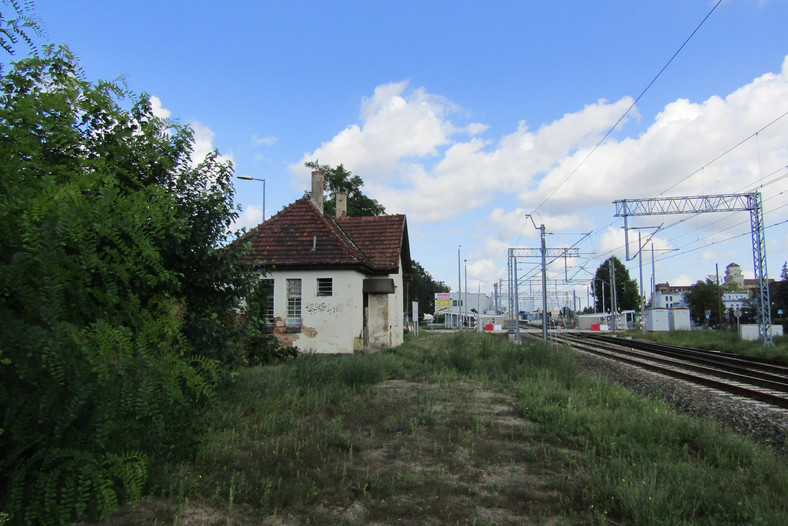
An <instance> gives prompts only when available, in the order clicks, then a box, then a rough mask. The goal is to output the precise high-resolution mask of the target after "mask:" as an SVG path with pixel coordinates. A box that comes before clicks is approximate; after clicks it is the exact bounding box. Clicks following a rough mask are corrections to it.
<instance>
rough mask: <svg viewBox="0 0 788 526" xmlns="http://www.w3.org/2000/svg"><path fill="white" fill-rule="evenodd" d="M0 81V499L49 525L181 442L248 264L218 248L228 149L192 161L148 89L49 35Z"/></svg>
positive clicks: (231, 331) (230, 324) (115, 491)
mask: <svg viewBox="0 0 788 526" xmlns="http://www.w3.org/2000/svg"><path fill="white" fill-rule="evenodd" d="M0 97H2V98H1V99H0V156H2V157H1V159H0V243H1V244H2V249H0V410H1V411H0V418H1V419H2V420H0V512H3V513H4V514H5V516H6V517H10V519H11V521H12V522H14V523H30V524H32V523H40V524H62V523H65V522H68V521H71V520H74V519H76V518H79V517H91V516H102V515H106V513H107V512H109V511H111V510H112V508H113V507H114V506H115V505H116V504H117V503H118V502H121V501H124V500H128V499H134V498H136V497H138V496H139V495H140V493H141V491H142V490H143V486H144V484H145V480H146V474H147V470H148V467H149V466H150V465H152V463H153V462H154V461H157V460H164V459H170V458H174V457H176V456H178V455H183V454H187V453H189V452H190V445H193V442H194V438H192V437H196V436H198V432H197V430H198V429H199V428H200V426H201V417H200V411H199V409H200V407H201V406H202V405H204V404H205V403H206V401H209V400H210V399H211V398H212V396H213V392H214V387H215V383H216V380H217V375H218V373H219V372H220V370H221V364H222V363H234V362H238V361H239V360H238V359H237V355H236V354H234V353H233V350H234V349H239V348H241V347H243V343H244V338H246V337H248V334H249V328H248V327H247V326H246V325H244V324H242V323H236V322H235V321H236V320H237V319H239V317H238V316H237V310H236V308H237V307H238V305H239V301H238V300H239V297H241V296H243V294H245V293H246V291H247V290H248V287H249V286H251V282H252V280H250V279H249V276H250V274H249V273H247V272H243V270H244V269H242V268H241V267H239V266H238V265H237V264H235V261H236V258H237V255H238V254H236V253H234V252H233V251H231V250H225V249H222V248H221V245H222V244H223V241H225V240H224V236H226V232H228V228H229V226H230V224H231V222H232V221H233V220H234V219H235V217H236V215H237V212H236V211H235V210H234V208H233V204H232V198H233V188H232V181H231V177H232V167H231V166H230V163H223V162H220V159H219V157H218V154H217V153H216V152H214V153H211V154H209V155H208V156H206V158H205V159H204V160H202V161H200V162H199V164H196V163H195V162H194V161H193V159H192V146H193V142H194V141H193V136H192V132H191V130H190V129H189V128H188V127H187V126H182V125H178V124H174V123H172V122H169V121H164V120H162V119H159V118H157V117H155V116H154V115H153V112H152V108H151V104H150V102H149V98H148V97H147V96H146V95H143V96H139V97H135V98H132V102H131V103H130V104H126V106H130V108H128V109H124V107H123V104H124V103H125V101H128V100H129V99H130V98H131V94H129V93H127V92H126V91H125V90H124V89H123V88H122V86H119V85H118V84H117V83H108V82H96V83H91V82H88V81H86V80H85V79H84V78H83V74H82V73H81V72H80V70H79V67H78V65H77V63H76V60H75V59H74V57H73V56H72V55H71V54H70V52H69V51H68V49H66V48H64V47H61V48H57V49H55V48H53V47H48V48H46V49H45V50H44V53H43V55H42V56H41V57H32V58H28V59H25V60H22V61H20V62H18V63H16V64H14V67H13V68H12V69H10V70H9V71H8V72H7V73H5V74H3V76H2V77H0ZM247 325H248V324H247ZM262 346H263V347H264V345H262ZM260 347H261V345H260V342H258V346H257V348H258V349H259V348H260ZM242 354H243V360H241V361H244V360H245V361H249V351H248V350H244V351H243V353H242Z"/></svg>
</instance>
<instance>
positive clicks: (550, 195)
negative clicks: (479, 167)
mask: <svg viewBox="0 0 788 526" xmlns="http://www.w3.org/2000/svg"><path fill="white" fill-rule="evenodd" d="M720 3H722V0H717V3H716V4H714V7H712V8H711V11H709V12H708V14H707V15H706V16H705V17H704V18H703V20H701V22H700V24H698V26H697V27H696V28H695V29H694V30H693V31H692V33H691V34H690V36H688V37H687V39H686V40H685V41H684V43H683V44H681V46H679V48H678V49H677V50H676V52H675V53H673V56H672V57H670V60H668V61H667V63H666V64H665V65H664V66H662V69H660V70H659V73H657V74H656V75H655V76H654V78H653V79H651V82H649V83H648V85H647V86H646V87H645V88H644V89H643V91H642V92H640V95H638V96H637V98H636V99H635V100H634V101H633V102H632V104H631V105H630V106H629V108H627V110H626V111H625V112H624V113H623V114H622V115H621V117H619V119H618V120H617V121H616V123H615V124H614V125H613V126H611V127H610V129H609V130H607V132H606V133H605V135H604V136H603V137H602V138H601V139H600V140H599V142H598V143H597V144H596V146H594V147H593V148H592V149H591V151H590V152H588V154H587V155H586V156H585V157H584V158H583V160H582V161H580V164H578V165H577V166H576V167H575V169H574V170H572V171H571V172H569V174H568V175H567V176H566V177H564V179H563V181H561V182H560V183H559V184H558V186H556V187H555V188H554V189H553V191H552V192H550V193H549V194H547V197H545V198H544V200H543V201H542V202H541V203H539V205H538V206H537V207H536V208H534V209H533V211H532V212H531V214H535V213H536V212H537V211H538V210H539V209H540V208H542V206H544V204H545V203H546V202H547V201H549V200H550V199H551V198H552V197H553V195H555V193H556V192H557V191H558V190H560V189H561V187H562V186H564V184H566V182H567V181H569V179H571V178H572V176H573V175H574V174H575V173H576V172H577V171H578V170H579V169H580V167H581V166H583V165H584V164H585V162H586V161H587V160H588V159H589V157H591V156H592V155H593V154H594V152H596V151H597V149H598V148H599V147H600V146H601V145H602V143H603V142H605V140H607V138H608V137H609V136H610V134H611V133H613V130H615V129H616V128H617V127H618V125H619V124H621V121H623V120H624V118H625V117H626V116H627V115H628V114H629V112H630V111H632V108H634V107H635V106H636V105H637V103H638V102H639V101H640V99H641V98H643V95H645V94H646V92H647V91H648V90H649V88H651V86H652V85H653V84H654V83H655V82H656V81H657V79H658V78H659V77H660V76H661V75H662V73H663V72H664V71H665V70H666V69H667V68H668V66H670V64H671V63H672V62H673V60H674V59H675V58H676V56H678V54H679V53H680V52H681V50H682V49H684V46H686V45H687V43H688V42H689V41H690V39H692V37H693V36H695V33H697V32H698V30H699V29H700V28H701V26H703V24H704V23H705V22H706V20H708V18H709V17H710V16H711V14H712V13H713V12H714V10H715V9H717V7H718V6H719V5H720Z"/></svg>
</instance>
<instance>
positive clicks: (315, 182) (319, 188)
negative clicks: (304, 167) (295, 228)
mask: <svg viewBox="0 0 788 526" xmlns="http://www.w3.org/2000/svg"><path fill="white" fill-rule="evenodd" d="M312 202H313V203H314V204H315V206H316V207H317V209H318V210H320V213H321V214H322V213H323V172H321V171H320V170H315V171H314V172H312Z"/></svg>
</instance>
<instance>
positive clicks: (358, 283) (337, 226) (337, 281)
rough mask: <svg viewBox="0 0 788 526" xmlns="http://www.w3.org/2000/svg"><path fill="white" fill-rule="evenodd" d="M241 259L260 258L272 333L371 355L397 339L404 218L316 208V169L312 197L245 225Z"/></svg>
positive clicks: (308, 345)
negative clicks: (264, 270) (244, 251)
mask: <svg viewBox="0 0 788 526" xmlns="http://www.w3.org/2000/svg"><path fill="white" fill-rule="evenodd" d="M238 242H243V243H245V242H249V243H251V246H252V250H251V252H250V253H249V254H248V255H247V256H245V257H246V261H249V262H250V261H255V262H261V263H263V264H265V265H266V267H267V269H268V272H269V273H268V274H267V275H266V276H264V277H263V279H266V280H268V283H269V285H270V286H271V291H272V292H271V295H270V297H269V298H268V299H269V301H268V311H267V312H266V318H267V319H268V321H269V323H270V325H271V328H272V331H273V333H274V335H275V336H276V338H277V339H278V340H279V341H280V342H281V343H283V344H284V345H289V346H297V347H298V348H299V349H300V350H301V351H304V352H316V353H352V352H354V351H360V350H365V351H369V352H376V351H380V350H383V349H386V348H388V347H395V346H397V345H399V344H401V343H402V341H403V331H404V327H403V303H404V302H403V300H404V298H403V295H404V287H403V282H405V281H410V280H411V275H412V265H411V257H410V245H409V241H408V226H407V221H406V219H405V216H404V215H382V216H369V217H348V216H347V196H346V195H345V194H341V193H340V194H338V195H337V196H336V217H328V216H326V215H325V214H324V213H323V174H322V172H319V171H316V172H313V173H312V194H311V198H310V197H302V198H301V199H299V200H297V201H296V202H294V203H293V204H291V205H289V206H287V207H286V208H284V209H283V210H282V211H280V212H279V213H278V214H276V215H274V216H273V217H271V218H270V219H268V220H267V221H263V223H261V224H260V225H258V226H257V227H255V228H254V229H252V230H251V231H250V232H248V233H247V234H246V235H245V236H243V237H242V238H240V239H239V240H238Z"/></svg>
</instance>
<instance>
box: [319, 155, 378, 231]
mask: <svg viewBox="0 0 788 526" xmlns="http://www.w3.org/2000/svg"><path fill="white" fill-rule="evenodd" d="M304 165H305V166H306V167H308V168H311V169H312V170H320V171H321V172H323V176H324V177H325V189H326V198H325V203H324V205H323V210H324V211H325V213H326V214H327V215H330V216H333V215H334V214H335V213H336V202H335V199H336V194H337V192H345V193H346V194H347V215H349V216H352V217H363V216H379V215H383V214H385V213H386V209H385V208H384V207H383V205H381V204H380V203H378V202H377V201H376V200H375V199H372V198H371V197H368V196H367V195H365V194H364V192H363V191H362V190H361V187H362V186H364V181H362V180H361V177H359V176H357V175H353V173H352V172H350V171H349V170H347V169H346V168H345V167H344V166H343V165H341V164H340V165H338V166H335V167H332V166H330V165H328V164H319V163H318V162H317V161H308V162H306V163H304Z"/></svg>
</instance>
